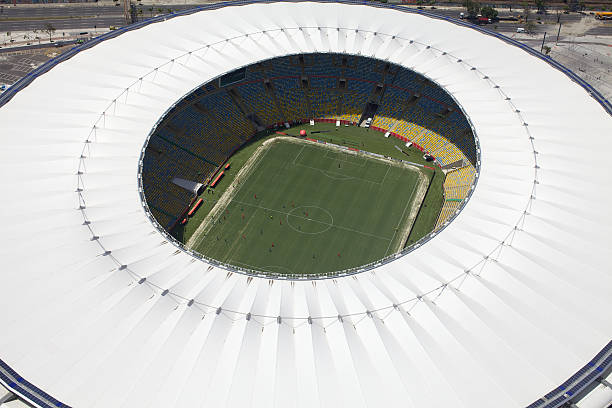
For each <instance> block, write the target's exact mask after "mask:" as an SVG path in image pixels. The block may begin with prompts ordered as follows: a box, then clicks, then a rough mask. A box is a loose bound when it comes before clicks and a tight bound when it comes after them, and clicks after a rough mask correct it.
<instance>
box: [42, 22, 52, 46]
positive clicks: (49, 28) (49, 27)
mask: <svg viewBox="0 0 612 408" xmlns="http://www.w3.org/2000/svg"><path fill="white" fill-rule="evenodd" d="M43 32H44V33H47V35H48V36H49V42H51V36H52V35H53V33H54V32H55V27H53V25H52V24H51V23H47V24H45V29H44V30H43Z"/></svg>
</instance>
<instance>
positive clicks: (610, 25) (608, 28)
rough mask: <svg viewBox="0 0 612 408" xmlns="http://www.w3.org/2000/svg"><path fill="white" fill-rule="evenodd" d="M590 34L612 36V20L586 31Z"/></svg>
mask: <svg viewBox="0 0 612 408" xmlns="http://www.w3.org/2000/svg"><path fill="white" fill-rule="evenodd" d="M586 33H587V34H589V35H609V36H612V21H608V22H606V23H605V24H603V25H601V26H599V27H595V28H591V29H590V30H588V31H587V32H586Z"/></svg>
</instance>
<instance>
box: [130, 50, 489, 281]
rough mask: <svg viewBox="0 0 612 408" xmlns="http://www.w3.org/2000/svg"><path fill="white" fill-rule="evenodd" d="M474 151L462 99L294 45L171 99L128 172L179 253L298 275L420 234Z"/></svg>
mask: <svg viewBox="0 0 612 408" xmlns="http://www.w3.org/2000/svg"><path fill="white" fill-rule="evenodd" d="M478 152H479V150H478V148H477V139H476V137H475V134H474V133H473V127H472V126H471V124H470V122H469V120H468V118H467V116H466V115H465V113H464V111H463V109H462V108H461V106H459V105H458V104H457V103H456V101H455V100H454V98H453V97H452V96H451V95H450V94H448V93H447V92H446V90H445V89H444V88H443V87H441V86H440V85H439V84H437V83H436V82H434V81H432V80H431V79H429V78H426V77H424V76H423V75H421V74H419V73H417V72H415V71H412V70H410V69H408V68H406V67H403V66H400V65H397V64H393V63H390V62H388V61H383V60H378V59H376V58H370V57H365V56H360V55H348V54H341V53H307V54H298V55H286V56H278V57H274V58H271V59H267V60H262V61H260V62H257V63H254V64H251V65H248V66H245V67H242V68H238V69H236V70H234V71H231V72H227V73H225V74H223V75H221V76H220V77H217V78H214V79H211V80H209V81H208V82H206V83H202V85H201V86H199V87H198V88H197V89H194V91H193V92H192V93H191V94H189V95H188V96H185V97H184V98H183V99H181V100H179V101H177V102H176V104H174V105H173V106H171V107H170V108H169V109H168V110H167V111H166V112H165V113H164V115H163V117H161V118H160V120H159V121H158V123H157V124H156V126H155V127H154V128H153V129H152V130H151V133H150V134H149V138H148V139H147V142H146V144H145V147H144V150H143V152H142V155H141V165H140V167H139V172H140V174H139V180H140V182H141V184H142V195H141V197H142V198H143V200H144V204H145V205H144V207H145V210H146V211H147V212H148V213H149V214H150V216H151V219H152V221H154V223H155V225H156V227H157V228H159V229H160V230H162V232H163V233H164V235H165V236H166V237H168V238H169V239H171V240H172V241H173V242H174V243H175V244H176V245H177V246H179V247H181V248H183V249H186V250H188V251H189V252H190V253H191V254H192V255H193V256H195V257H197V258H200V259H204V260H208V261H212V262H214V263H217V264H219V265H223V267H226V268H227V269H229V270H236V271H241V272H244V273H247V274H255V275H258V276H261V275H267V276H270V277H272V278H276V277H285V276H291V278H292V279H303V278H304V279H308V278H309V277H313V276H332V275H335V274H346V273H348V272H347V271H349V270H350V271H351V272H350V273H353V272H352V271H357V270H360V271H364V270H367V269H368V268H370V267H372V266H373V265H375V264H376V263H377V262H383V261H391V260H392V259H395V258H397V255H398V254H399V253H402V254H405V253H408V252H409V251H410V250H412V249H413V248H416V247H417V243H419V242H420V243H421V244H422V243H423V242H425V240H429V239H431V238H433V237H434V236H435V233H436V232H437V231H439V230H441V229H442V228H444V227H445V226H446V225H448V223H449V222H450V221H451V220H452V219H454V217H455V216H456V215H457V214H458V213H459V211H460V210H461V209H462V208H463V205H464V204H465V203H466V202H467V198H468V196H469V195H470V194H471V191H473V186H474V183H475V181H476V175H477V173H478V163H479V160H478ZM332 214H333V215H332ZM332 227H333V228H332ZM271 265H273V266H271Z"/></svg>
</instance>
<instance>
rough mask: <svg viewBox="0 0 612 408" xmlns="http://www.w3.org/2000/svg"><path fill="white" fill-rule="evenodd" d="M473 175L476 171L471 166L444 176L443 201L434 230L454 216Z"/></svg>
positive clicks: (465, 195) (467, 192)
mask: <svg viewBox="0 0 612 408" xmlns="http://www.w3.org/2000/svg"><path fill="white" fill-rule="evenodd" d="M475 175H476V169H475V168H474V166H472V165H468V166H465V167H461V168H459V169H456V170H452V171H450V172H448V173H447V174H446V178H445V179H444V185H443V188H444V198H445V201H444V205H443V206H442V210H441V211H440V215H439V217H438V221H437V222H436V227H435V229H436V230H437V229H438V228H440V227H441V226H442V225H444V223H445V222H446V221H447V220H448V219H449V218H450V217H452V216H453V215H454V214H455V212H456V211H457V209H458V208H459V206H460V205H461V203H462V202H463V200H464V199H465V198H466V197H467V196H468V194H469V192H470V189H471V187H472V183H473V182H474V176H475Z"/></svg>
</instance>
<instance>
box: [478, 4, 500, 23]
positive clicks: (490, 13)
mask: <svg viewBox="0 0 612 408" xmlns="http://www.w3.org/2000/svg"><path fill="white" fill-rule="evenodd" d="M480 13H481V14H482V16H483V17H486V18H490V19H491V20H494V19H496V18H497V15H498V14H499V13H498V12H497V10H495V9H494V8H493V7H491V6H484V7H483V8H482V9H480Z"/></svg>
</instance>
